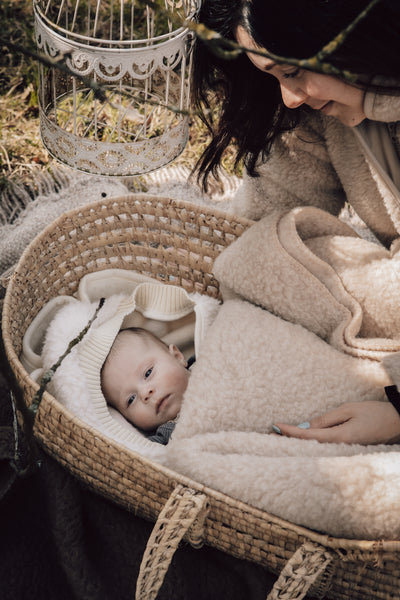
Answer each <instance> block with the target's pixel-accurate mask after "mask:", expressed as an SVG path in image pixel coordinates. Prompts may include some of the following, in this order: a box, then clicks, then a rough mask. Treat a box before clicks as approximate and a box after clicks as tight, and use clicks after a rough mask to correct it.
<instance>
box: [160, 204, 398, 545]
mask: <svg viewBox="0 0 400 600" xmlns="http://www.w3.org/2000/svg"><path fill="white" fill-rule="evenodd" d="M396 249H397V246H396V244H394V247H393V248H392V251H389V250H386V249H385V248H383V247H382V246H379V245H377V244H374V243H372V242H369V241H366V240H364V239H361V238H360V237H359V236H358V235H357V234H356V233H355V232H354V231H353V230H352V229H350V227H348V226H347V225H346V224H344V223H343V222H341V221H339V220H338V219H336V218H335V217H333V216H331V215H329V214H327V213H325V212H324V211H322V210H320V209H316V208H312V207H303V208H296V209H294V210H291V211H290V212H288V213H286V214H284V215H282V214H278V213H276V214H273V215H269V216H268V217H265V218H264V219H262V220H261V221H259V222H258V223H256V224H255V225H254V226H252V227H251V228H250V229H249V230H247V231H246V232H245V233H244V234H243V235H242V236H241V238H240V239H238V240H237V241H236V242H234V243H233V244H232V245H231V246H230V247H228V248H227V249H226V250H224V252H223V253H222V254H221V255H220V256H219V257H218V259H217V260H216V263H215V266H214V273H215V275H216V277H217V278H218V280H219V281H220V283H221V289H222V292H223V297H224V303H223V305H222V307H221V309H220V311H219V313H218V315H217V317H216V320H215V321H214V324H213V326H212V327H211V328H210V330H209V332H208V334H207V336H206V339H205V340H204V343H203V346H202V351H201V353H200V355H199V356H198V357H197V362H196V364H195V366H194V367H193V370H192V375H191V378H190V382H189V386H188V389H187V392H186V394H185V401H184V404H183V407H182V411H181V415H180V418H179V421H178V423H177V426H176V429H175V432H174V434H173V437H172V440H171V442H170V443H169V445H168V446H167V461H168V465H169V466H170V467H171V468H173V469H176V470H178V471H179V472H181V473H184V474H185V475H188V476H189V477H191V478H193V479H196V480H197V481H200V482H203V483H204V484H205V485H208V486H210V487H213V488H215V489H218V490H220V491H222V492H224V493H226V494H228V495H231V496H233V497H235V498H238V499H240V500H243V501H245V502H247V503H249V504H251V505H254V506H256V507H259V508H261V509H263V510H266V511H268V512H270V513H273V514H275V515H278V516H279V517H281V518H284V519H287V520H289V521H292V522H294V523H297V524H299V525H303V526H306V527H309V528H312V529H316V530H319V531H322V532H326V533H329V534H331V535H335V536H339V537H350V538H358V539H363V538H364V539H379V538H386V539H395V538H396V539H398V538H399V536H400V446H399V445H390V446H389V445H387V446H386V445H380V446H361V445H355V444H354V445H346V444H321V443H318V442H316V441H308V440H298V439H290V438H285V437H282V436H279V435H277V434H274V433H273V432H272V424H273V423H275V422H279V421H281V422H286V423H292V424H298V423H301V422H304V421H307V420H310V419H312V418H313V417H315V416H318V415H320V414H322V413H323V412H325V411H328V410H330V409H333V408H335V407H337V406H339V405H340V404H342V403H344V402H349V401H364V400H381V401H386V399H385V394H384V387H385V386H386V385H391V384H392V383H400V376H399V373H400V368H398V367H397V365H398V364H399V363H400V359H399V356H398V355H396V352H398V351H400V310H399V303H400V301H399V299H400V253H399V254H397V253H396Z"/></svg>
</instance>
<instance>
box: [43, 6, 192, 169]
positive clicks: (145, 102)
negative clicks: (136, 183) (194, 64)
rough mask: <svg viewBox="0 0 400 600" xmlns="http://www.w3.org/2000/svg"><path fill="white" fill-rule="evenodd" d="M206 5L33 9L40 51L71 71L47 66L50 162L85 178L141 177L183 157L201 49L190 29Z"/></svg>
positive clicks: (46, 121) (46, 116)
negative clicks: (195, 60) (196, 52)
mask: <svg viewBox="0 0 400 600" xmlns="http://www.w3.org/2000/svg"><path fill="white" fill-rule="evenodd" d="M199 1H200V0H176V1H175V0H162V6H160V8H156V7H154V3H153V4H152V5H151V6H149V5H147V4H146V2H145V0H144V1H143V2H139V1H138V0H34V12H35V35H36V42H37V46H38V48H39V49H40V50H41V51H42V52H43V53H45V54H46V55H47V56H49V57H51V58H53V59H54V58H55V59H57V60H58V59H64V61H65V64H66V65H67V67H68V69H69V71H70V73H66V72H64V71H61V70H59V69H58V68H55V67H47V66H44V65H43V64H40V71H39V102H40V133H41V137H42V140H43V143H44V145H45V146H46V148H47V149H48V151H49V152H50V154H52V155H53V156H54V157H55V158H57V159H58V160H60V161H61V162H63V163H65V164H67V165H69V166H70V167H73V168H75V169H78V170H81V171H86V172H89V173H96V174H100V175H108V176H110V175H115V176H133V175H140V174H143V173H147V172H149V171H152V170H154V169H158V168H160V167H162V166H164V165H166V164H168V163H169V162H171V161H172V160H174V159H175V158H176V157H177V156H178V155H179V154H180V153H181V152H182V150H183V149H184V148H185V145H186V143H187V139H188V126H189V124H188V116H187V109H188V108H189V77H190V62H191V61H190V48H191V40H192V34H191V32H190V31H189V30H188V29H187V28H186V27H184V25H183V24H184V20H185V19H192V18H193V17H194V16H195V14H196V11H197V8H198V4H199ZM167 10H169V11H172V14H173V16H174V17H176V18H173V20H171V18H170V17H169V16H168V13H167ZM176 22H178V25H176ZM174 24H175V25H174ZM180 24H182V26H180ZM90 80H91V81H94V82H95V83H96V85H98V84H99V85H101V86H102V88H103V89H104V90H105V96H106V99H98V98H97V97H96V96H95V94H94V91H93V87H91V85H90V84H89V83H88V82H89V81H90Z"/></svg>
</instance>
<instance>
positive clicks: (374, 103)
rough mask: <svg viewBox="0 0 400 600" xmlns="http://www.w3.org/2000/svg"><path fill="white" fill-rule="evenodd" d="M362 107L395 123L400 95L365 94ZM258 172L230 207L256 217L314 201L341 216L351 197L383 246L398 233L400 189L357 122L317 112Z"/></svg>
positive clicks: (286, 137) (399, 111) (399, 118)
mask: <svg viewBox="0 0 400 600" xmlns="http://www.w3.org/2000/svg"><path fill="white" fill-rule="evenodd" d="M364 111H365V114H366V116H367V118H368V119H370V120H371V121H381V122H387V123H396V122H397V121H400V97H389V96H382V95H375V94H373V93H367V94H366V96H365V100H364ZM399 129H400V128H397V136H398V138H399V137H400V134H399ZM397 141H400V139H398V140H397ZM258 172H259V177H249V176H248V175H245V176H244V181H243V184H242V186H241V187H240V189H239V190H238V192H237V193H236V196H235V198H234V200H233V203H232V205H231V207H230V211H231V212H233V213H235V214H238V215H242V216H246V217H248V218H251V219H255V220H258V219H260V218H261V217H263V216H265V215H268V214H271V213H273V212H275V211H279V212H287V211H288V210H290V209H291V208H294V207H296V206H308V205H310V206H317V207H319V208H322V209H323V210H326V211H328V212H330V213H332V214H334V215H337V214H339V212H340V210H341V209H342V208H343V206H344V203H345V201H347V202H348V203H349V204H350V205H351V206H352V207H353V208H354V210H355V211H356V213H357V214H358V215H359V217H360V218H361V219H362V220H363V221H364V222H365V223H366V225H367V226H368V227H369V228H370V229H371V230H372V231H373V232H374V233H375V235H376V237H377V238H378V239H379V240H380V241H381V242H382V243H383V244H384V245H385V246H390V243H391V242H392V241H393V240H394V239H395V238H396V237H398V236H399V233H400V192H399V190H398V189H397V188H396V186H395V185H394V184H393V181H392V180H391V179H390V178H389V177H388V176H387V174H386V173H385V172H384V170H383V169H382V167H381V166H380V165H379V163H378V161H377V160H376V158H375V157H374V156H373V155H372V152H371V151H370V149H369V147H368V144H366V143H365V140H364V138H363V136H362V133H361V131H360V129H359V128H357V127H355V128H350V127H346V126H344V125H342V124H341V123H340V122H339V121H338V120H337V119H335V118H333V117H326V116H324V115H322V114H319V113H317V112H313V113H312V114H310V115H308V116H307V118H306V119H305V120H304V121H303V122H302V123H301V125H300V126H298V127H297V128H296V130H295V131H292V132H290V133H286V134H284V135H283V136H282V137H281V138H280V139H279V140H278V141H277V142H276V143H275V145H274V148H273V151H272V154H271V156H270V158H269V159H268V160H267V161H266V162H265V163H263V164H260V165H259V168H258Z"/></svg>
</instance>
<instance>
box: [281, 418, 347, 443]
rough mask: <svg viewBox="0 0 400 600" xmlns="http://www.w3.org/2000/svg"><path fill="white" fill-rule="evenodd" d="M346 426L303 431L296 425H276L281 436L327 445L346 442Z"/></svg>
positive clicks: (311, 428) (344, 424) (313, 428)
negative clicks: (325, 443) (315, 441)
mask: <svg viewBox="0 0 400 600" xmlns="http://www.w3.org/2000/svg"><path fill="white" fill-rule="evenodd" d="M346 425H347V423H342V424H340V425H336V426H334V427H326V428H318V427H310V428H309V429H303V428H301V427H297V426H296V425H286V424H284V423H277V426H278V427H279V429H280V431H281V433H282V435H286V436H289V437H294V438H299V439H303V440H317V441H318V442H327V443H329V442H330V443H333V442H336V443H338V442H346V441H347V440H348V434H349V433H350V431H349V428H348V427H347V426H346Z"/></svg>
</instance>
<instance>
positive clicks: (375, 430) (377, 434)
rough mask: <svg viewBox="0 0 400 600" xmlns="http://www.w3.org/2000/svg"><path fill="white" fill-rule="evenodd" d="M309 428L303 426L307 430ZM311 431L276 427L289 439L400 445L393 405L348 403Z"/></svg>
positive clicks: (318, 421) (399, 428)
mask: <svg viewBox="0 0 400 600" xmlns="http://www.w3.org/2000/svg"><path fill="white" fill-rule="evenodd" d="M304 425H305V424H302V427H304ZM309 425H310V426H309V428H305V429H303V428H301V427H298V426H295V425H285V424H284V423H276V425H275V426H276V427H278V428H279V429H280V431H281V433H282V435H286V436H288V437H295V438H301V439H305V440H318V441H319V442H335V443H338V442H345V443H346V444H365V445H367V444H394V443H398V442H400V415H399V413H398V412H397V410H396V409H395V408H394V407H393V406H392V404H391V403H390V402H379V401H365V402H348V403H346V404H342V406H339V408H336V409H335V410H332V411H330V412H328V413H325V414H324V415H322V416H320V417H316V418H315V419H312V420H311V421H310V424H309Z"/></svg>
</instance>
